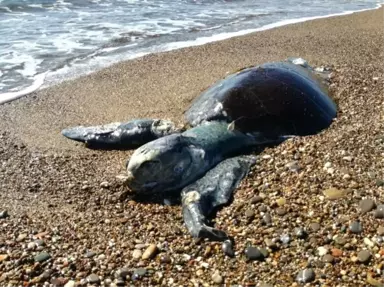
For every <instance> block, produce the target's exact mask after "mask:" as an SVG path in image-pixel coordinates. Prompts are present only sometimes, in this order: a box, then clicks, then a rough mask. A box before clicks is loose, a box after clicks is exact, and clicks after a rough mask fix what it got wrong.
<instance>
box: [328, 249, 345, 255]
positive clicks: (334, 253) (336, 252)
mask: <svg viewBox="0 0 384 287" xmlns="http://www.w3.org/2000/svg"><path fill="white" fill-rule="evenodd" d="M331 254H332V256H333V257H341V256H342V255H343V250H341V249H339V248H332V249H331Z"/></svg>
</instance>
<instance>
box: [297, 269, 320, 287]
mask: <svg viewBox="0 0 384 287" xmlns="http://www.w3.org/2000/svg"><path fill="white" fill-rule="evenodd" d="M315 277H316V274H315V272H314V271H313V269H311V268H308V269H304V270H301V271H300V272H299V273H298V274H297V276H296V281H297V282H299V283H308V282H311V281H313V280H315Z"/></svg>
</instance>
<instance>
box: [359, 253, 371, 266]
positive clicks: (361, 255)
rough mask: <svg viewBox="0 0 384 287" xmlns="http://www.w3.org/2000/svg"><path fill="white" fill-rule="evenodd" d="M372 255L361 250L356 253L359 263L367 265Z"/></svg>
mask: <svg viewBox="0 0 384 287" xmlns="http://www.w3.org/2000/svg"><path fill="white" fill-rule="evenodd" d="M371 257H372V254H371V252H369V251H368V250H361V251H359V253H357V258H358V260H359V261H360V262H361V263H368V262H369V260H371Z"/></svg>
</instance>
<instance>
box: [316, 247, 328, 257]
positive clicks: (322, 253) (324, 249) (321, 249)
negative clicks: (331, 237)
mask: <svg viewBox="0 0 384 287" xmlns="http://www.w3.org/2000/svg"><path fill="white" fill-rule="evenodd" d="M317 252H318V253H319V256H324V255H325V254H327V253H328V249H327V248H325V247H323V246H320V247H319V248H317Z"/></svg>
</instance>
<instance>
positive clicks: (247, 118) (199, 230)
mask: <svg viewBox="0 0 384 287" xmlns="http://www.w3.org/2000/svg"><path fill="white" fill-rule="evenodd" d="M326 75H327V74H326V73H324V72H319V71H315V70H314V69H312V68H311V67H310V66H309V65H308V64H307V63H306V62H305V61H304V60H302V59H300V58H293V59H289V60H287V61H284V62H276V63H267V64H263V65H260V66H257V67H250V68H246V69H243V70H241V71H238V72H237V73H235V74H231V75H229V76H227V77H226V78H224V79H222V80H220V81H218V82H216V83H215V84H214V85H212V86H211V87H210V88H208V89H207V90H206V91H204V92H203V93H202V94H201V95H200V96H199V97H198V98H197V99H196V100H195V101H194V102H193V103H192V105H191V107H190V108H189V109H188V110H187V112H186V113H185V117H186V119H187V122H188V123H189V124H190V126H191V128H190V129H187V130H185V131H181V130H178V129H177V128H176V127H175V125H174V124H173V123H171V122H169V121H166V120H153V119H140V120H132V121H130V122H128V123H114V124H109V125H104V126H96V127H83V126H80V127H74V128H69V129H65V130H63V131H62V134H63V135H64V136H66V137H68V138H70V139H73V140H77V141H82V142H85V143H86V144H87V145H89V146H91V147H102V148H119V149H121V148H133V147H137V146H140V147H139V148H138V149H137V150H136V151H135V152H134V153H133V155H132V157H131V158H130V160H129V162H128V163H127V172H128V185H129V187H130V188H131V189H132V190H133V191H136V192H142V191H152V192H159V191H175V190H181V196H182V207H183V215H184V221H185V224H186V226H187V228H188V230H189V231H190V233H191V234H192V235H193V236H194V237H208V238H210V239H213V240H225V239H227V238H228V237H227V234H226V233H225V232H223V231H221V230H218V229H215V228H213V227H209V226H208V225H207V216H208V215H209V214H210V213H212V211H213V210H214V209H215V208H217V207H218V206H220V205H223V204H225V203H228V201H229V200H230V198H231V196H232V193H233V191H234V189H235V188H236V187H237V185H238V184H239V182H240V181H241V180H242V178H243V177H244V176H245V175H246V174H247V172H248V171H249V169H250V167H251V165H252V164H253V163H254V158H253V157H251V156H246V155H244V154H245V153H249V151H250V148H252V147H255V146H258V145H263V144H267V143H280V142H282V141H284V140H285V139H287V138H289V137H292V136H305V135H312V134H316V133H318V132H319V131H321V130H323V129H325V128H327V127H328V126H329V125H330V124H331V122H332V120H333V119H334V118H335V117H336V105H335V104H334V102H333V101H332V100H331V99H330V98H329V97H328V93H327V90H326V88H325V86H324V85H323V83H322V82H323V80H324V79H325V78H326Z"/></svg>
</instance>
